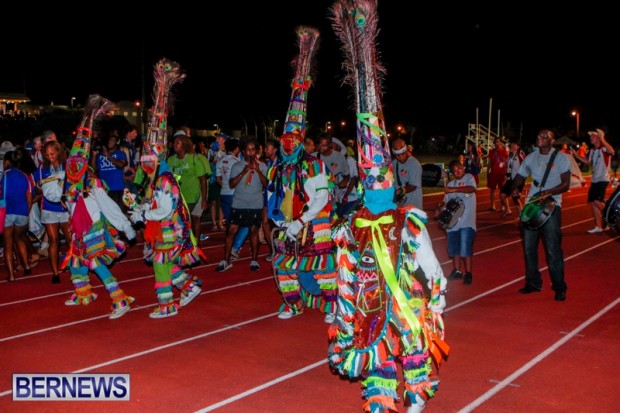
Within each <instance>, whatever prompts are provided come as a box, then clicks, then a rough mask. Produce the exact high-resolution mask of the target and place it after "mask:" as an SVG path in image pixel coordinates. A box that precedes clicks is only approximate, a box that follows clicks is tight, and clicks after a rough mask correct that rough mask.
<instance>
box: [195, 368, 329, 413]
mask: <svg viewBox="0 0 620 413" xmlns="http://www.w3.org/2000/svg"><path fill="white" fill-rule="evenodd" d="M326 363H327V360H321V361H317V362H316V363H314V364H310V365H308V366H306V367H303V368H301V369H299V370H295V371H294V372H292V373H289V374H287V375H284V376H280V377H278V378H277V379H274V380H271V381H268V382H266V383H265V384H261V385H260V386H257V387H254V388H252V389H250V390H248V391H246V392H243V393H239V394H237V395H235V396H233V397H229V398H228V399H225V400H222V401H221V402H218V403H215V404H212V405H210V406H207V407H204V408H202V409H200V410H196V412H195V413H205V412H211V411H213V410H215V409H219V408H220V407H224V406H226V405H228V404H230V403H232V402H235V401H237V400H240V399H242V398H244V397H246V396H251V395H252V394H254V393H258V392H259V391H261V390H264V389H267V388H269V387H271V386H273V385H276V384H278V383H281V382H283V381H285V380H288V379H292V378H293V377H296V376H299V375H301V374H303V373H305V372H307V371H310V370H312V369H314V368H317V367H319V366H322V365H324V364H326Z"/></svg>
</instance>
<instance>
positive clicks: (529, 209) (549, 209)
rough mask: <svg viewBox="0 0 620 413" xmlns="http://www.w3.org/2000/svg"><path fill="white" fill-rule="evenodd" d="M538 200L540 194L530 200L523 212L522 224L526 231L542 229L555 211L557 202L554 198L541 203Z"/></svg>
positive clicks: (548, 198)
mask: <svg viewBox="0 0 620 413" xmlns="http://www.w3.org/2000/svg"><path fill="white" fill-rule="evenodd" d="M538 198H540V193H538V194H536V195H534V196H533V197H532V198H530V200H529V201H528V202H527V203H526V204H525V205H524V206H523V209H522V210H521V216H520V219H521V224H523V226H524V227H525V228H526V229H530V230H537V229H539V228H541V227H542V226H543V225H545V222H547V221H548V220H549V218H550V217H551V215H552V214H553V211H555V200H554V199H553V197H552V196H549V197H547V198H545V200H544V201H542V202H540V203H539V202H538Z"/></svg>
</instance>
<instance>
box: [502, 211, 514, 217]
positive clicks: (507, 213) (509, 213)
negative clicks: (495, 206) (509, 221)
mask: <svg viewBox="0 0 620 413" xmlns="http://www.w3.org/2000/svg"><path fill="white" fill-rule="evenodd" d="M509 215H512V212H504V213H503V214H502V218H506V217H507V216H509Z"/></svg>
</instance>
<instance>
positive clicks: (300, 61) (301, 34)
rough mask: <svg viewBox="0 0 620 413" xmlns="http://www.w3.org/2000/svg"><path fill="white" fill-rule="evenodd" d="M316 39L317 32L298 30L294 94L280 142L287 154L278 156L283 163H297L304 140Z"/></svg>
mask: <svg viewBox="0 0 620 413" xmlns="http://www.w3.org/2000/svg"><path fill="white" fill-rule="evenodd" d="M318 39H319V31H318V30H316V29H314V28H312V27H307V26H299V27H298V28H297V41H298V44H299V55H298V56H297V58H296V61H295V63H296V71H295V77H294V79H293V82H292V84H291V87H292V89H293V90H292V94H291V100H290V102H289V107H288V111H287V112H286V120H285V121H284V133H283V135H282V137H281V138H280V141H281V143H282V145H283V149H285V152H287V153H288V154H289V155H287V154H284V153H281V155H282V157H283V159H284V160H285V161H287V160H288V161H297V158H298V156H299V153H300V152H301V150H302V148H303V142H304V138H305V136H306V123H307V120H306V116H307V109H306V105H307V100H308V89H310V85H311V84H312V77H311V75H310V70H311V67H312V60H313V57H314V55H315V53H316V51H317V49H318Z"/></svg>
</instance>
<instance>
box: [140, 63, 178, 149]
mask: <svg viewBox="0 0 620 413" xmlns="http://www.w3.org/2000/svg"><path fill="white" fill-rule="evenodd" d="M153 77H154V78H155V84H154V86H153V107H152V108H151V118H150V120H149V125H148V133H147V137H146V145H147V146H148V147H149V149H151V150H152V151H153V152H154V153H155V154H156V155H158V156H159V157H161V156H165V153H166V144H167V137H168V125H167V122H168V112H169V110H170V108H172V103H173V102H172V95H171V90H172V87H173V86H174V85H175V84H177V83H179V82H181V81H182V80H183V79H184V78H185V74H184V73H182V72H181V66H179V64H178V63H177V62H173V61H171V60H168V59H166V58H163V59H161V60H160V61H158V62H157V64H156V65H155V70H154V71H153Z"/></svg>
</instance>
